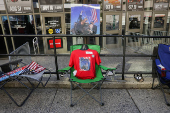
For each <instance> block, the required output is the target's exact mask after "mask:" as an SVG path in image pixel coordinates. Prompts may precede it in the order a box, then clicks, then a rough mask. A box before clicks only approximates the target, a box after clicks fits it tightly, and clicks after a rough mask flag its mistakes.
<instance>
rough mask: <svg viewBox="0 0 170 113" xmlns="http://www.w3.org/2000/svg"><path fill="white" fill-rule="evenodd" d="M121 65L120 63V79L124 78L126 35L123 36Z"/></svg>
mask: <svg viewBox="0 0 170 113" xmlns="http://www.w3.org/2000/svg"><path fill="white" fill-rule="evenodd" d="M122 39H123V65H122V80H124V79H125V78H124V73H125V54H126V37H123V38H122Z"/></svg>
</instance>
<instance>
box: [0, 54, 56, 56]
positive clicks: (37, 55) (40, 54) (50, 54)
mask: <svg viewBox="0 0 170 113" xmlns="http://www.w3.org/2000/svg"><path fill="white" fill-rule="evenodd" d="M0 56H55V55H54V54H36V55H35V54H0Z"/></svg>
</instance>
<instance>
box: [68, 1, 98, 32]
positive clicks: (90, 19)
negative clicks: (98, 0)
mask: <svg viewBox="0 0 170 113" xmlns="http://www.w3.org/2000/svg"><path fill="white" fill-rule="evenodd" d="M70 34H74V35H95V34H100V5H99V4H88V5H87V4H72V5H71V27H70Z"/></svg>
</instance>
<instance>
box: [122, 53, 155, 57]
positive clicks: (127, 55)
mask: <svg viewBox="0 0 170 113" xmlns="http://www.w3.org/2000/svg"><path fill="white" fill-rule="evenodd" d="M125 56H126V57H156V55H130V54H126V55H125Z"/></svg>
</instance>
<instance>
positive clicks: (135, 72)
mask: <svg viewBox="0 0 170 113" xmlns="http://www.w3.org/2000/svg"><path fill="white" fill-rule="evenodd" d="M125 74H155V73H152V72H146V71H131V72H130V71H129V72H125Z"/></svg>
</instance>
